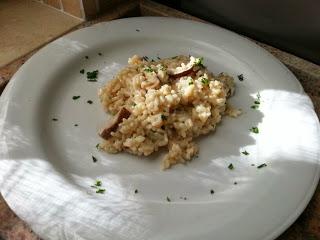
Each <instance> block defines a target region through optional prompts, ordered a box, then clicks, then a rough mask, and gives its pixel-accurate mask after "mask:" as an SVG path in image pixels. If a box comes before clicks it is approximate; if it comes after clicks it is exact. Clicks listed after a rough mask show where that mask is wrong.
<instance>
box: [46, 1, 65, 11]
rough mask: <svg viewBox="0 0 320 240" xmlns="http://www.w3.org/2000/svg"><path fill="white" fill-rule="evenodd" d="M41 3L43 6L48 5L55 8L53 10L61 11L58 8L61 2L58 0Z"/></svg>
mask: <svg viewBox="0 0 320 240" xmlns="http://www.w3.org/2000/svg"><path fill="white" fill-rule="evenodd" d="M43 2H44V3H45V4H48V5H50V6H52V7H55V8H57V9H61V6H60V4H61V2H60V0H43Z"/></svg>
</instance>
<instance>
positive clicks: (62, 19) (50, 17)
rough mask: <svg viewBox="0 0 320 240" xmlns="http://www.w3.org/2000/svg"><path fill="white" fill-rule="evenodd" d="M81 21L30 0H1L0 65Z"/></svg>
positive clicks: (48, 40)
mask: <svg viewBox="0 0 320 240" xmlns="http://www.w3.org/2000/svg"><path fill="white" fill-rule="evenodd" d="M81 22H82V21H81V20H79V19H76V18H74V17H71V16H68V15H66V14H63V13H62V12H60V11H57V10H55V9H54V8H50V7H48V6H46V5H44V4H39V3H38V2H35V1H31V0H1V1H0V46H1V53H0V67H2V66H4V65H6V64H8V63H10V62H12V61H13V60H15V59H17V58H19V57H21V56H23V55H25V54H27V53H28V52H30V51H32V50H33V49H36V48H38V47H40V46H41V45H43V44H44V43H47V42H50V41H51V40H53V39H54V38H56V37H57V36H60V35H62V34H64V33H65V32H67V31H69V30H70V29H71V28H73V27H75V26H77V25H78V24H80V23H81Z"/></svg>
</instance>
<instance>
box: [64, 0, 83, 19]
mask: <svg viewBox="0 0 320 240" xmlns="http://www.w3.org/2000/svg"><path fill="white" fill-rule="evenodd" d="M61 1H62V5H63V10H64V11H65V12H67V13H70V14H71V15H73V16H76V17H79V18H82V17H84V16H83V15H82V10H81V9H82V7H81V4H82V3H81V2H82V1H81V0H61Z"/></svg>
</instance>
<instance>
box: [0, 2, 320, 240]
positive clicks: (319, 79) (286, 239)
mask: <svg viewBox="0 0 320 240" xmlns="http://www.w3.org/2000/svg"><path fill="white" fill-rule="evenodd" d="M0 1H1V0H0ZM106 1H109V0H106ZM130 3H131V5H130V4H125V5H123V6H122V7H121V8H120V7H117V8H115V9H113V10H114V11H112V12H110V13H109V14H108V15H106V16H104V17H102V18H100V19H99V20H94V21H91V22H86V23H83V24H82V25H81V27H85V26H90V25H92V24H94V23H97V22H99V21H106V20H111V19H115V18H119V17H122V16H124V15H127V14H129V15H131V14H132V13H133V12H136V5H135V4H132V2H131V1H130ZM140 6H141V12H142V13H143V15H157V16H172V17H180V18H186V19H192V20H195V21H199V19H197V18H195V17H192V16H190V15H187V14H184V13H181V12H179V11H176V10H173V9H170V8H167V7H165V6H162V5H159V4H156V3H153V2H151V1H149V0H142V1H141V3H140ZM0 9H1V5H0ZM0 11H1V10H0ZM0 26H1V25H0ZM0 41H1V38H0ZM258 44H259V45H260V46H262V47H263V48H265V49H266V50H267V51H269V52H270V53H271V54H273V55H274V56H275V57H277V58H278V59H279V60H280V61H282V62H283V63H284V64H285V65H286V66H287V67H288V68H290V70H291V71H292V72H293V73H294V74H295V75H296V76H297V78H298V79H299V80H300V82H301V84H302V86H303V87H304V89H305V91H306V93H307V94H308V95H309V96H310V97H311V99H312V101H313V103H314V105H315V110H316V113H317V114H318V117H320V66H318V65H315V64H312V63H310V62H308V61H305V60H303V59H301V58H297V57H295V56H293V55H291V54H288V53H285V52H283V51H281V50H278V49H276V48H273V47H271V46H268V45H265V44H262V43H258ZM32 54H33V53H30V54H28V55H27V56H25V57H23V58H21V59H19V60H16V61H15V62H13V63H12V64H10V65H8V66H7V67H5V68H0V93H1V86H4V85H5V84H6V82H7V81H8V80H9V79H10V78H11V76H12V75H13V74H14V73H15V72H16V71H17V69H18V68H19V67H20V66H21V65H22V64H23V63H24V62H25V61H26V59H28V58H29V57H30V56H32ZM1 77H2V78H1ZM2 83H4V84H2ZM1 237H3V238H4V239H5V240H18V239H25V240H37V239H38V238H37V237H36V235H35V234H33V233H32V231H31V230H30V229H29V228H27V226H26V225H25V224H24V223H23V221H21V220H20V219H19V218H18V217H17V216H15V214H14V213H13V212H12V211H11V210H10V209H9V207H8V206H7V205H6V204H5V202H4V200H3V199H2V198H1V196H0V239H1ZM318 239H319V240H320V187H319V185H318V187H317V189H316V192H315V194H314V196H313V198H312V200H311V201H310V203H309V204H308V206H307V207H306V209H305V211H304V212H303V213H302V214H301V216H300V217H299V218H298V219H297V221H296V222H295V223H294V224H293V225H292V226H291V227H290V228H289V229H288V230H287V231H286V232H284V233H283V234H282V235H281V236H280V237H279V238H277V240H318Z"/></svg>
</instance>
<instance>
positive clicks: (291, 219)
mask: <svg viewBox="0 0 320 240" xmlns="http://www.w3.org/2000/svg"><path fill="white" fill-rule="evenodd" d="M153 18H157V17H153ZM161 18H162V17H161ZM172 19H175V18H172ZM179 20H181V19H179ZM115 21H123V20H122V19H120V20H115ZM182 21H190V22H192V23H194V21H191V20H182ZM106 23H108V24H109V22H106ZM100 24H101V25H102V24H104V23H98V24H95V25H93V26H91V27H94V26H96V25H100ZM199 24H204V23H199ZM208 25H209V26H212V25H211V24H208ZM214 26H215V27H218V28H220V27H219V26H216V25H214ZM221 29H223V28H221ZM81 30H82V29H81ZM223 30H225V31H229V30H226V29H223ZM229 32H230V33H232V34H235V35H237V36H238V37H241V38H243V40H245V41H246V42H250V43H251V45H255V47H258V48H259V49H262V50H264V52H265V53H267V54H268V55H269V56H270V57H272V58H273V60H276V61H277V62H278V63H280V65H281V66H282V67H283V69H284V70H285V71H289V72H290V73H291V74H292V77H294V78H295V79H296V81H297V82H298V84H299V85H300V87H301V93H303V94H305V95H306V93H305V92H304V90H303V88H302V85H301V83H300V82H299V80H298V79H297V78H296V77H295V76H294V74H293V73H292V72H291V71H290V70H289V69H288V68H287V67H286V66H285V65H284V64H283V63H282V62H281V61H279V60H278V59H277V58H275V57H274V56H273V55H272V54H271V53H269V52H268V51H266V50H265V49H263V48H261V47H260V46H259V45H257V44H256V43H254V42H251V41H249V40H248V39H246V38H245V37H243V36H241V35H238V34H236V33H234V32H231V31H229ZM69 34H72V33H69ZM36 54H37V53H36ZM20 70H21V69H19V70H18V71H20ZM21 71H22V70H21ZM13 86H14V79H13V81H10V83H9V85H8V86H7V88H6V89H5V90H4V92H3V95H2V97H3V98H2V101H0V103H2V104H0V106H3V104H4V103H5V102H6V101H8V97H9V96H10V95H9V92H10V90H11V88H12V87H13ZM3 99H4V100H3ZM310 102H311V104H312V106H313V103H312V101H310ZM313 108H314V106H313ZM3 109H4V108H3ZM315 117H316V115H315ZM1 118H2V114H1V111H0V121H1ZM1 130H2V129H1V125H0V133H1ZM319 176H320V167H319V164H318V165H317V170H316V172H315V176H314V182H313V185H312V186H310V189H309V191H308V195H306V197H305V199H304V200H303V201H302V202H301V203H300V206H299V207H298V208H297V210H296V211H295V212H294V213H292V214H291V215H290V216H291V217H289V218H288V221H286V222H284V223H283V225H281V226H279V228H278V229H276V230H275V231H274V232H273V233H271V234H270V235H269V236H266V238H265V240H269V239H275V238H276V237H278V236H279V235H280V234H282V233H283V232H284V231H285V230H286V229H287V228H288V227H289V226H290V225H292V224H293V222H294V221H296V219H297V218H298V217H299V216H300V215H301V213H302V212H303V211H304V209H305V208H306V207H307V204H308V203H309V202H310V200H311V198H312V196H313V194H314V191H315V190H316V187H317V185H318V181H319ZM8 205H9V207H11V206H10V203H8ZM17 215H18V216H19V214H17Z"/></svg>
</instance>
